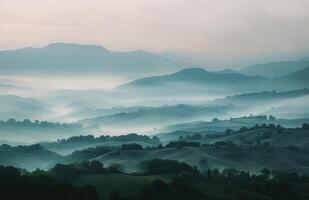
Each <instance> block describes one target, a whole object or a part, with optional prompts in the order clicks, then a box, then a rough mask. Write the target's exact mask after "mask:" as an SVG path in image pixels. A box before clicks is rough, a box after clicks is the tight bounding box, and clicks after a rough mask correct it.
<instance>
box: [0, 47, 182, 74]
mask: <svg viewBox="0 0 309 200" xmlns="http://www.w3.org/2000/svg"><path fill="white" fill-rule="evenodd" d="M185 66H187V63H184V62H178V61H175V60H173V59H169V58H166V57H164V56H160V55H157V54H152V53H148V52H144V51H133V52H112V51H109V50H107V49H105V48H103V47H101V46H96V45H79V44H66V43H55V44H50V45H48V46H45V47H43V48H23V49H17V50H12V51H0V72H1V73H23V74H24V73H30V74H36V73H43V74H44V73H48V74H50V73H55V74H64V73H70V74H85V73H89V74H97V73H104V74H106V73H110V74H128V75H135V76H136V75H137V74H153V73H160V72H165V73H166V72H169V71H174V70H176V69H181V68H183V67H185Z"/></svg>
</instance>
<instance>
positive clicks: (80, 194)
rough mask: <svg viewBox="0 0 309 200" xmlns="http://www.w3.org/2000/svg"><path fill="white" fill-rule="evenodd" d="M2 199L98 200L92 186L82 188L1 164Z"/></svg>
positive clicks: (0, 188) (0, 189) (0, 190)
mask: <svg viewBox="0 0 309 200" xmlns="http://www.w3.org/2000/svg"><path fill="white" fill-rule="evenodd" d="M0 199H1V200H21V199H28V200H43V199H44V200H98V199H99V198H98V195H97V192H96V189H95V188H94V187H92V186H85V187H82V188H79V187H76V186H73V185H72V184H69V183H63V182H60V181H57V180H55V179H53V178H51V177H50V176H49V175H46V174H44V173H37V172H36V173H26V172H21V171H20V170H18V169H16V168H13V167H3V166H0Z"/></svg>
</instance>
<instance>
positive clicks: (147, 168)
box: [140, 159, 197, 174]
mask: <svg viewBox="0 0 309 200" xmlns="http://www.w3.org/2000/svg"><path fill="white" fill-rule="evenodd" d="M140 166H141V168H142V170H143V172H144V173H145V174H175V173H176V174H178V173H180V172H182V171H186V172H191V173H194V174H196V173H197V169H196V168H193V167H191V166H190V165H188V164H186V163H182V162H178V161H175V160H162V159H153V160H149V161H143V162H142V163H141V165H140Z"/></svg>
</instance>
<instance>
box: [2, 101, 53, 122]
mask: <svg viewBox="0 0 309 200" xmlns="http://www.w3.org/2000/svg"><path fill="white" fill-rule="evenodd" d="M46 111H47V108H46V106H45V105H44V104H43V103H42V102H40V101H38V100H36V99H33V98H26V97H19V96H15V95H0V120H7V119H9V118H15V119H18V120H23V119H26V118H28V119H35V118H37V117H39V116H40V115H41V114H43V113H45V112H46Z"/></svg>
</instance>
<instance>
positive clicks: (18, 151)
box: [0, 144, 62, 170]
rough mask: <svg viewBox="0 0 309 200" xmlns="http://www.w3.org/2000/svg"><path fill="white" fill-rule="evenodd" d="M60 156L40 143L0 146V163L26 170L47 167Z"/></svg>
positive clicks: (59, 158)
mask: <svg viewBox="0 0 309 200" xmlns="http://www.w3.org/2000/svg"><path fill="white" fill-rule="evenodd" d="M61 158H62V157H61V156H60V155H58V154H56V153H53V152H51V151H47V150H46V149H44V148H43V147H42V146H40V145H38V144H37V145H30V146H16V147H12V146H10V145H6V144H3V145H1V146H0V165H5V166H14V167H17V168H23V169H27V170H35V169H36V168H40V169H48V168H49V167H52V166H53V164H56V163H57V162H58V161H60V160H61Z"/></svg>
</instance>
